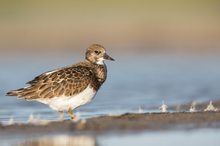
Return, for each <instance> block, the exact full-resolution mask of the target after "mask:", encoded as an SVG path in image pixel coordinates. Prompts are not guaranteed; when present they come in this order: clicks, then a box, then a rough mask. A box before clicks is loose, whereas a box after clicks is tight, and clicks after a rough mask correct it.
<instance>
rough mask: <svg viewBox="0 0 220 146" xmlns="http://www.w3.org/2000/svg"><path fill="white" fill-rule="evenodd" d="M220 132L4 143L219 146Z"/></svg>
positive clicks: (48, 137) (65, 136)
mask: <svg viewBox="0 0 220 146" xmlns="http://www.w3.org/2000/svg"><path fill="white" fill-rule="evenodd" d="M219 135H220V130H215V129H200V130H188V131H162V132H161V131H159V132H142V133H107V134H99V135H91V134H71V133H62V134H53V135H48V134H47V135H40V136H39V135H35V136H33V135H32V136H30V135H28V136H27V135H26V136H22V135H20V136H17V137H15V136H11V135H10V136H8V137H4V138H2V139H1V137H0V140H1V144H2V145H5V146H8V145H18V146H29V145H37V146H48V145H50V146H60V145H63V146H69V145H74V146H122V145H126V146H134V145H138V146H144V145H153V146H161V145H164V146H167V145H178V146H185V145H187V146H198V145H199V146H209V145H211V146H219V145H220V141H219Z"/></svg>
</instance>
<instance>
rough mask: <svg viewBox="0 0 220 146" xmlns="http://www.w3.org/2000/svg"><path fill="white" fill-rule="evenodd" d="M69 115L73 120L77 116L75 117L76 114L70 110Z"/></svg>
mask: <svg viewBox="0 0 220 146" xmlns="http://www.w3.org/2000/svg"><path fill="white" fill-rule="evenodd" d="M68 114H69V116H70V117H71V119H72V120H74V119H75V116H74V114H73V111H72V110H71V109H70V108H69V110H68Z"/></svg>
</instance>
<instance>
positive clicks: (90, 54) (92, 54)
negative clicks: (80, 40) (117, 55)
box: [86, 44, 114, 65]
mask: <svg viewBox="0 0 220 146" xmlns="http://www.w3.org/2000/svg"><path fill="white" fill-rule="evenodd" d="M86 60H88V61H90V62H92V63H96V64H100V65H102V64H104V60H111V61H114V59H113V58H112V57H110V56H109V55H108V54H106V51H105V48H104V47H103V46H102V45H99V44H93V45H91V46H90V47H88V48H87V50H86Z"/></svg>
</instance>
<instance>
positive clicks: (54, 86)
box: [7, 44, 113, 110]
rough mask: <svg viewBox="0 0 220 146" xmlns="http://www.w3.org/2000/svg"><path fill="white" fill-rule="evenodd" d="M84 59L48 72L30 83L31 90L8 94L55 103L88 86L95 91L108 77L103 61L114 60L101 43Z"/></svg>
mask: <svg viewBox="0 0 220 146" xmlns="http://www.w3.org/2000/svg"><path fill="white" fill-rule="evenodd" d="M85 58H86V59H85V61H83V62H80V63H78V64H74V65H71V66H68V67H64V68H60V69H56V70H53V71H49V72H45V73H43V74H41V75H39V76H37V77H35V78H34V79H33V80H32V81H29V82H27V84H29V86H28V87H25V88H21V89H18V90H14V91H10V92H8V93H7V95H9V96H18V97H19V98H23V99H26V100H39V99H40V100H47V101H50V100H51V101H52V100H53V98H57V97H59V98H64V97H72V98H74V96H75V95H78V94H79V93H81V92H83V91H84V90H85V89H86V88H87V87H88V86H91V88H92V89H93V90H94V92H96V91H97V90H98V89H99V88H100V87H101V85H102V84H103V83H104V82H105V80H106V77H107V68H106V65H105V64H104V62H103V61H104V60H106V59H108V60H113V59H112V58H111V57H109V56H108V55H107V54H106V53H105V49H104V47H103V46H101V45H98V44H94V45H92V46H90V47H89V48H88V49H87V51H86V57H85ZM70 108H71V107H70ZM71 110H72V109H71Z"/></svg>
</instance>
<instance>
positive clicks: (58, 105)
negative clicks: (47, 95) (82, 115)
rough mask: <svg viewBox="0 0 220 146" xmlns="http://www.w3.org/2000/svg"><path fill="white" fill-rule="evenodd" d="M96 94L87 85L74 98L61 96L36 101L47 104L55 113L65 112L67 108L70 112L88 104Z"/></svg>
mask: <svg viewBox="0 0 220 146" xmlns="http://www.w3.org/2000/svg"><path fill="white" fill-rule="evenodd" d="M95 94H96V91H94V90H93V89H92V87H91V86H90V85H89V86H88V87H87V88H86V89H85V90H84V91H82V92H81V93H79V94H77V95H74V96H69V97H66V96H61V97H54V98H52V99H49V100H42V99H37V101H39V102H42V103H44V104H48V105H49V106H50V107H51V108H52V109H54V110H56V111H67V110H68V109H69V108H71V109H72V110H73V109H75V108H77V107H79V106H81V105H84V104H86V103H88V102H90V101H91V100H92V99H93V98H94V96H95Z"/></svg>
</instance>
